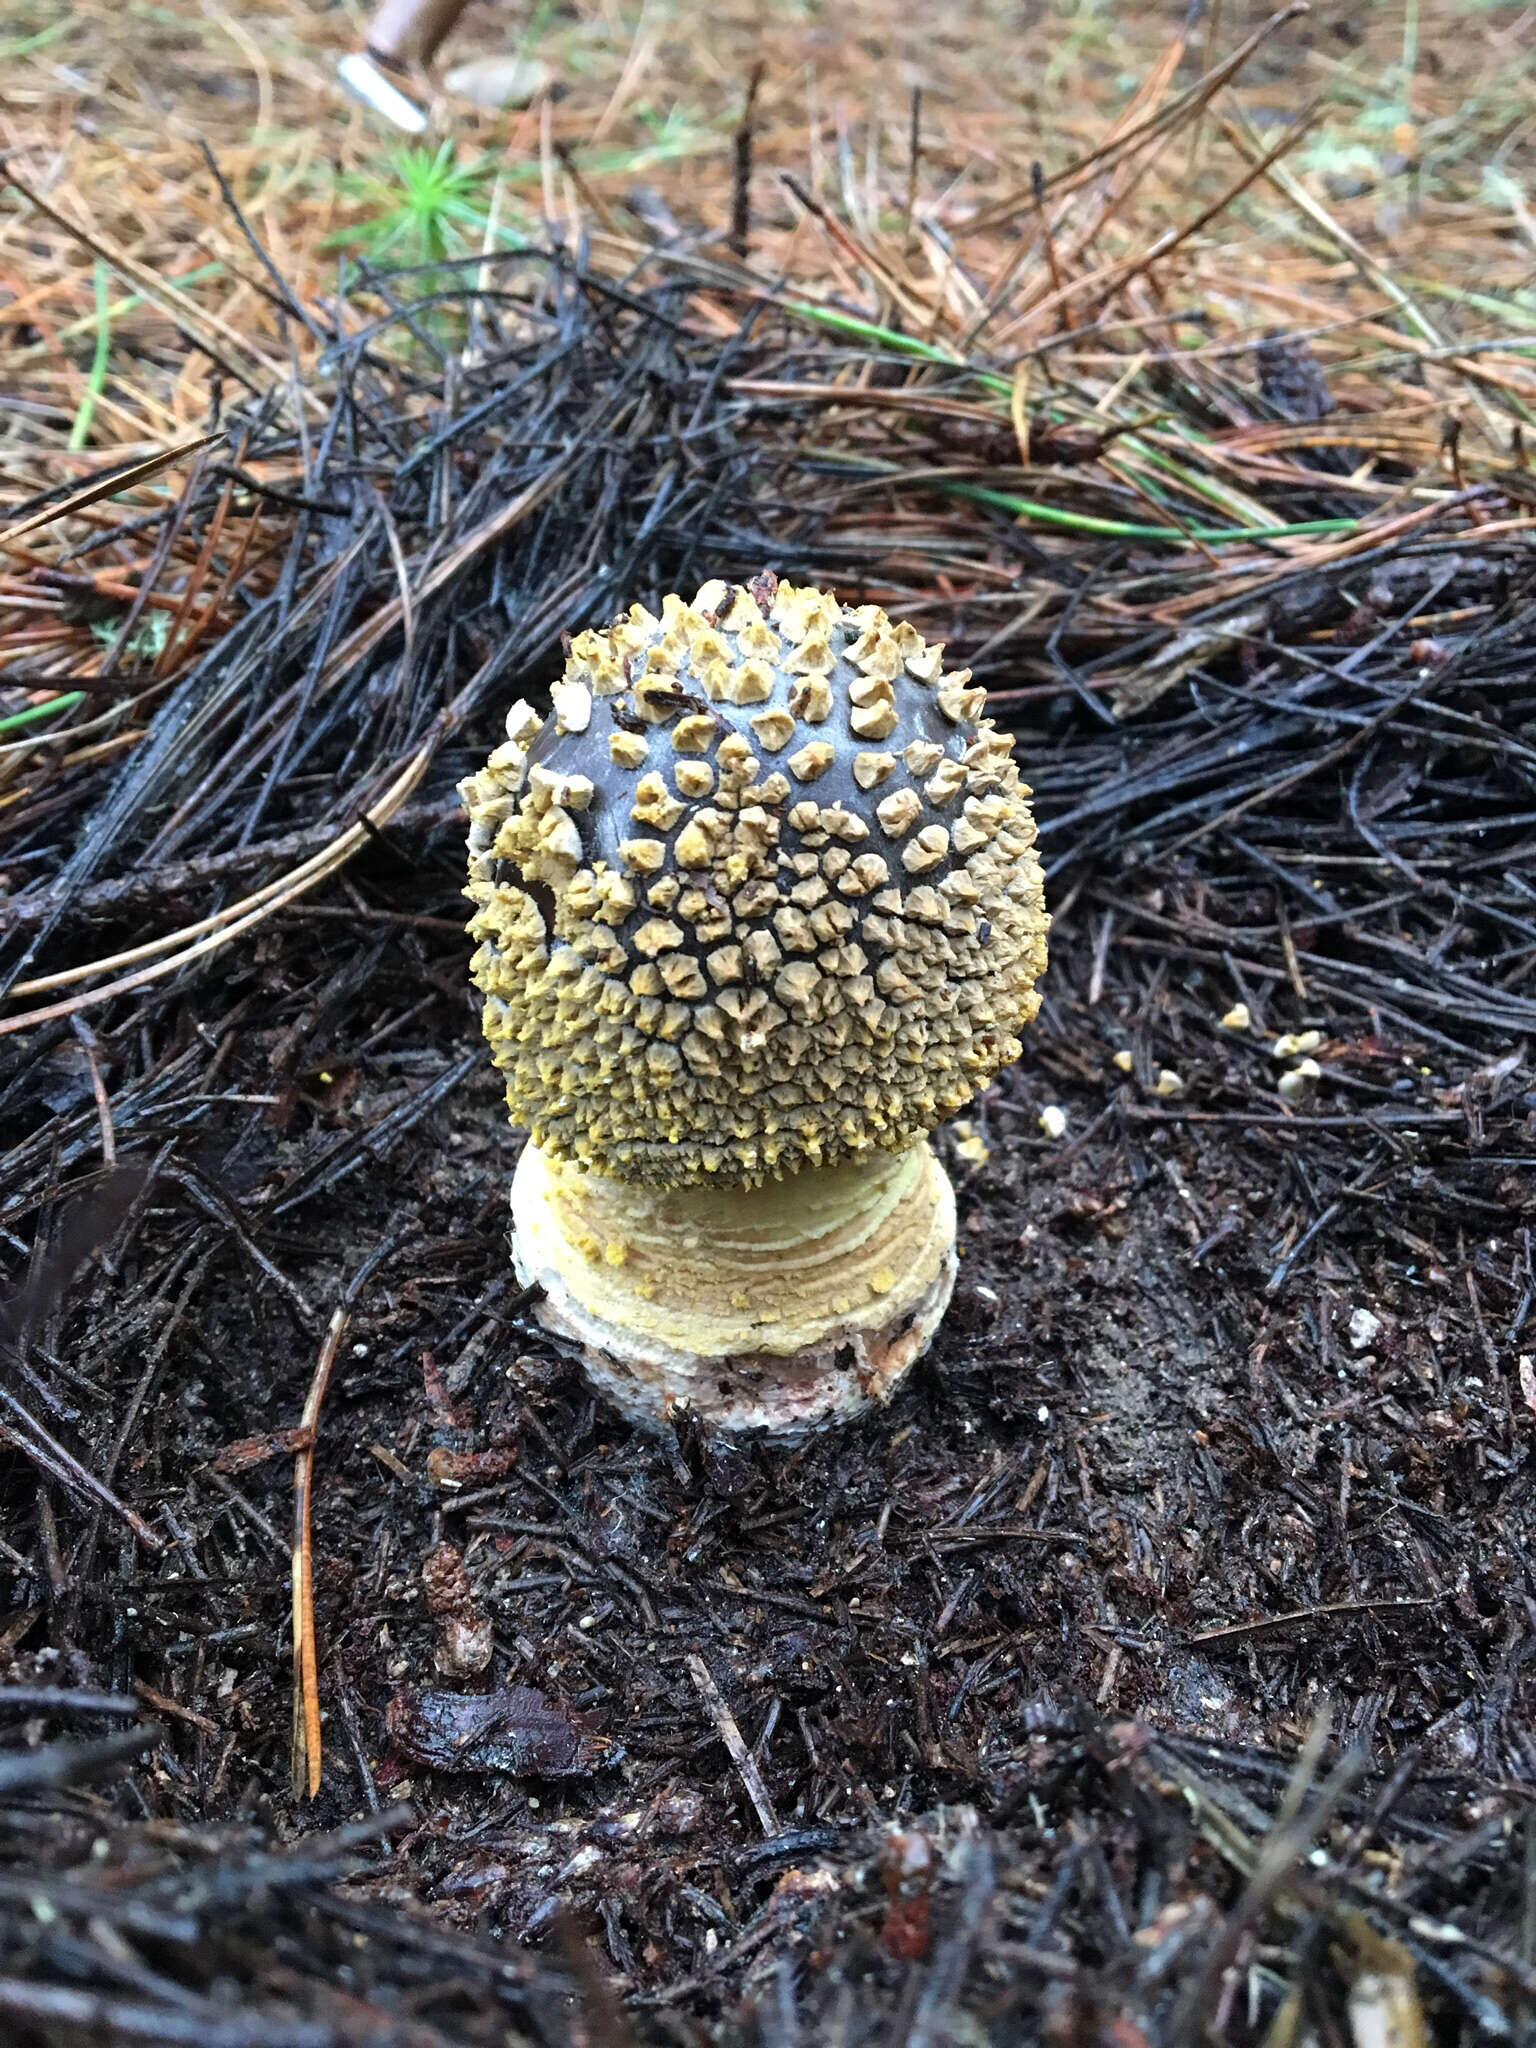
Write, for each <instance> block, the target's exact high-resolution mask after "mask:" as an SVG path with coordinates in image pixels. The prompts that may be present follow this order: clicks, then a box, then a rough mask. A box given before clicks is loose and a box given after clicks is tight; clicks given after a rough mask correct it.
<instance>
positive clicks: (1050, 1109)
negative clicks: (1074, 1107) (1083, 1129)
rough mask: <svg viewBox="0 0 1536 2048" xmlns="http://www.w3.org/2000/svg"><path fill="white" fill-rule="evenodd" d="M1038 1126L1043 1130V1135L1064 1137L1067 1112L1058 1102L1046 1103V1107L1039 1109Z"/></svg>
mask: <svg viewBox="0 0 1536 2048" xmlns="http://www.w3.org/2000/svg"><path fill="white" fill-rule="evenodd" d="M1040 1128H1041V1130H1042V1131H1044V1133H1045V1135H1046V1136H1047V1137H1048V1138H1061V1137H1065V1135H1066V1129H1067V1112H1066V1111H1065V1110H1064V1109H1063V1108H1062V1107H1061V1105H1060V1104H1059V1103H1056V1102H1051V1103H1047V1105H1046V1107H1045V1108H1044V1109H1042V1110H1041V1112H1040Z"/></svg>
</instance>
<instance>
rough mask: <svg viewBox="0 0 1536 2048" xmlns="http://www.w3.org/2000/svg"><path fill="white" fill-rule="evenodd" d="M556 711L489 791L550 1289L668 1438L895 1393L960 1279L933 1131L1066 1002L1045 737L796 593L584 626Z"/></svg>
mask: <svg viewBox="0 0 1536 2048" xmlns="http://www.w3.org/2000/svg"><path fill="white" fill-rule="evenodd" d="M551 696H552V699H553V705H554V709H553V712H552V713H551V715H550V716H549V717H548V718H547V719H544V720H543V721H542V722H541V720H540V718H539V716H538V714H537V713H536V712H535V711H533V710H532V709H531V708H530V707H529V706H528V705H526V704H521V703H520V704H517V705H514V706H513V708H512V711H511V712H510V713H509V715H508V718H507V734H508V737H507V741H506V744H505V745H504V746H500V747H498V748H497V749H496V751H495V752H494V753H493V754H492V755H491V758H490V760H489V762H488V763H487V765H486V766H485V768H484V769H482V770H481V772H480V773H479V774H478V775H475V776H472V777H471V778H470V779H469V780H468V781H467V782H465V783H464V784H463V786H462V791H461V794H462V795H463V798H464V802H465V805H466V807H467V809H468V811H469V817H470V835H469V872H470V883H469V889H468V892H467V893H468V894H469V896H470V897H471V898H472V899H473V901H474V904H475V915H474V918H473V920H472V922H471V924H470V927H469V929H470V934H471V936H472V937H473V938H475V939H476V940H477V941H478V942H479V949H478V951H477V952H476V954H475V957H474V965H473V973H474V978H475V981H476V983H477V984H478V986H479V987H480V989H481V991H482V992H483V994H484V996H485V1008H484V1026H485V1034H486V1037H487V1038H488V1039H489V1040H490V1043H491V1048H492V1054H493V1057H494V1059H495V1063H496V1065H497V1066H498V1067H500V1068H501V1069H502V1071H503V1072H504V1073H505V1075H506V1077H507V1103H508V1107H509V1109H510V1111H511V1115H512V1119H513V1121H514V1122H515V1123H518V1124H522V1125H525V1126H526V1127H527V1129H528V1131H529V1134H530V1142H529V1144H528V1145H527V1146H526V1148H525V1149H524V1152H523V1155H522V1158H521V1160H520V1162H519V1165H518V1168H517V1172H516V1175H515V1178H514V1182H513V1188H512V1215H513V1253H514V1258H515V1261H516V1265H517V1271H518V1275H519V1277H520V1279H521V1280H522V1281H523V1282H524V1283H525V1284H528V1283H537V1285H538V1286H539V1287H540V1288H542V1290H543V1294H542V1299H541V1300H540V1302H539V1304H538V1307H537V1311H536V1312H537V1314H538V1316H539V1318H540V1320H541V1321H542V1322H543V1323H544V1324H545V1326H546V1327H547V1328H549V1329H551V1330H553V1331H556V1332H559V1333H560V1334H562V1335H564V1336H566V1337H568V1338H572V1339H574V1340H575V1341H576V1343H577V1344H579V1345H580V1347H581V1349H582V1352H583V1354H584V1357H585V1359H586V1362H587V1366H588V1369H589V1372H590V1374H591V1377H592V1379H593V1380H594V1382H595V1384H596V1385H597V1386H598V1388H599V1389H600V1390H601V1391H602V1392H604V1393H606V1394H607V1395H608V1396H609V1397H610V1398H611V1399H612V1400H614V1401H615V1402H616V1403H617V1404H618V1406H619V1407H620V1408H622V1409H623V1410H625V1411H626V1412H627V1413H628V1414H630V1415H631V1416H634V1417H636V1418H639V1419H642V1420H647V1421H650V1422H653V1423H654V1422H659V1421H662V1420H664V1419H665V1418H666V1417H667V1416H668V1414H669V1413H670V1412H671V1410H672V1409H673V1408H674V1407H675V1406H677V1405H678V1404H685V1405H686V1406H687V1407H689V1408H691V1409H692V1410H693V1411H695V1413H696V1414H697V1415H698V1416H699V1418H700V1419H701V1420H702V1421H703V1422H705V1423H706V1424H710V1425H713V1426H716V1427H724V1428H750V1427H758V1426H766V1427H769V1428H772V1429H776V1430H780V1431H785V1430H788V1431H795V1430H801V1429H804V1428H806V1427H808V1426H811V1425H813V1424H815V1423H818V1422H821V1421H824V1420H827V1419H830V1418H832V1417H834V1416H841V1415H847V1414H850V1413H852V1412H853V1411H854V1410H856V1409H858V1408H860V1407H861V1406H863V1405H864V1404H865V1403H866V1402H869V1401H878V1400H883V1399H884V1398H885V1397H886V1396H887V1395H888V1394H889V1392H890V1390H891V1388H892V1386H893V1385H894V1383H895V1382H896V1380H897V1379H898V1378H899V1377H900V1376H901V1374H902V1373H903V1372H905V1371H906V1369H907V1367H908V1366H909V1365H910V1364H911V1363H912V1361H913V1360H914V1359H915V1358H917V1357H918V1356H919V1355H920V1354H921V1353H922V1351H923V1350H924V1349H925V1348H926V1347H927V1345H928V1343H929V1341H930V1339H931V1338H932V1336H933V1333H934V1330H935V1329H936V1327H937V1325H938V1322H939V1319H940V1317H941V1316H942V1315H943V1313H944V1310H945V1307H946V1306H947V1304H948V1301H949V1297H950V1293H951V1290H952V1288H953V1286H954V1277H955V1206H954V1197H953V1194H952V1192H951V1189H950V1185H949V1181H948V1179H947V1177H946V1175H945V1173H944V1170H943V1168H942V1167H941V1166H940V1164H939V1162H938V1160H937V1158H936V1157H935V1156H934V1153H933V1150H932V1148H931V1146H930V1145H929V1143H928V1133H929V1132H930V1131H931V1130H932V1129H933V1128H934V1126H935V1125H936V1124H938V1123H940V1122H942V1121H943V1119H944V1118H945V1117H947V1116H949V1115H951V1114H952V1113H953V1112H954V1111H955V1110H957V1109H959V1108H960V1107H961V1105H962V1104H963V1103H965V1102H967V1101H968V1100H969V1099H970V1097H971V1096H972V1095H973V1094H974V1093H975V1091H976V1090H977V1089H978V1088H979V1087H981V1086H983V1085H984V1084H985V1083H986V1082H987V1081H989V1080H990V1079H991V1078H992V1076H993V1075H994V1074H996V1073H997V1071H998V1070H999V1068H1001V1067H1003V1066H1005V1065H1006V1064H1007V1063H1008V1062H1009V1061H1010V1060H1013V1059H1015V1058H1016V1057H1017V1056H1018V1053H1019V1050H1020V1046H1019V1040H1018V1032H1019V1030H1020V1028H1021V1027H1022V1026H1023V1025H1025V1024H1026V1023H1028V1022H1029V1020H1030V1019H1031V1018H1032V1017H1033V1016H1034V1014H1035V1011H1036V1010H1037V1008H1038V1007H1039V997H1038V995H1037V994H1036V991H1035V982H1036V980H1037V978H1038V976H1039V975H1040V973H1041V972H1042V970H1043V969H1044V966H1045V935H1046V929H1047V925H1048V922H1049V920H1048V919H1047V917H1046V914H1045V906H1044V900H1043V895H1042V889H1041V876H1040V864H1039V861H1038V860H1037V858H1036V855H1035V850H1034V838H1035V830H1034V821H1033V818H1032V817H1031V814H1030V810H1029V805H1028V797H1029V791H1028V789H1026V788H1025V787H1024V785H1023V784H1022V783H1021V782H1020V780H1019V773H1018V769H1017V768H1016V766H1015V765H1014V762H1013V760H1012V758H1011V748H1012V740H1011V738H1010V736H1008V735H1007V734H1004V733H1000V732H998V731H997V730H996V729H995V728H994V726H993V725H992V724H991V722H990V721H989V720H988V719H986V718H985V717H983V716H982V707H983V701H984V699H983V693H982V692H981V691H980V690H979V689H974V688H972V687H971V682H970V675H969V672H968V671H967V670H964V669H961V670H958V671H954V672H951V673H946V672H945V669H944V664H943V648H942V647H941V646H938V645H932V644H929V643H927V642H925V641H924V640H923V639H922V637H921V636H920V635H919V634H918V633H917V632H915V631H914V630H913V628H912V627H911V626H910V625H905V624H899V623H896V622H893V621H892V620H890V619H889V618H887V617H886V615H885V613H884V612H883V611H881V610H879V609H878V607H876V606H874V605H861V606H856V607H850V606H846V605H843V604H841V603H840V602H839V601H838V599H837V598H836V597H834V596H833V595H831V594H830V593H829V592H827V591H822V590H813V589H809V588H804V587H797V586H795V585H792V584H789V583H782V582H778V581H777V580H776V579H775V578H774V577H773V576H771V575H764V576H761V577H759V578H757V579H756V580H755V581H754V582H753V583H751V584H750V585H742V584H735V585H731V584H726V583H722V582H712V583H706V584H705V585H704V587H703V589H702V590H700V591H699V593H698V595H697V596H696V597H695V598H694V600H693V602H692V604H687V603H685V602H684V601H683V599H682V598H680V597H667V598H665V599H663V601H662V606H661V616H660V617H659V618H658V617H655V616H653V615H652V614H651V613H650V612H648V611H646V610H645V609H644V608H643V607H641V606H640V605H635V606H633V607H632V608H631V609H630V611H629V612H628V614H627V615H626V616H625V617H623V618H621V619H620V620H619V621H618V622H617V623H616V624H615V625H612V626H609V627H607V628H605V629H603V630H600V631H591V632H585V633H582V634H581V635H580V636H579V637H578V638H577V639H576V640H575V641H574V642H573V643H572V646H571V651H570V658H569V660H568V661H567V663H566V668H565V674H564V676H563V678H562V679H561V680H560V681H559V682H557V683H556V684H555V685H554V687H553V690H552V692H551Z"/></svg>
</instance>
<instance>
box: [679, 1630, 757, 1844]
mask: <svg viewBox="0 0 1536 2048" xmlns="http://www.w3.org/2000/svg"><path fill="white" fill-rule="evenodd" d="M687 1664H688V1675H689V1677H690V1678H691V1679H692V1680H693V1682H694V1684H695V1685H696V1686H697V1687H698V1689H699V1697H700V1698H701V1699H702V1700H703V1702H704V1706H705V1709H706V1711H707V1712H708V1714H709V1718H710V1719H711V1721H713V1722H714V1724H715V1730H716V1733H717V1734H718V1735H719V1737H720V1740H721V1741H722V1742H723V1743H724V1744H725V1747H726V1751H727V1753H728V1755H729V1756H730V1759H731V1762H732V1763H733V1764H734V1765H735V1766H736V1769H737V1772H738V1774H739V1776H740V1778H741V1782H742V1784H743V1785H745V1787H746V1788H747V1797H748V1798H749V1799H750V1800H751V1801H752V1805H753V1807H754V1808H755V1810H756V1813H757V1817H758V1820H759V1821H760V1822H761V1824H762V1830H763V1833H764V1834H765V1835H767V1836H772V1835H776V1834H777V1833H778V1832H779V1817H778V1815H777V1814H776V1813H775V1812H774V1810H773V1801H772V1800H771V1799H770V1798H769V1796H768V1787H767V1786H766V1785H765V1784H764V1783H763V1774H762V1772H761V1771H760V1770H759V1769H758V1767H757V1759H756V1757H754V1756H753V1754H752V1752H751V1750H750V1749H748V1747H747V1745H746V1743H745V1742H744V1741H743V1740H742V1734H741V1730H740V1728H738V1727H737V1725H736V1717H735V1715H734V1714H733V1713H732V1712H731V1710H730V1708H729V1707H728V1706H727V1705H726V1703H725V1700H724V1698H723V1697H722V1695H721V1692H720V1688H719V1686H718V1685H716V1683H715V1681H714V1678H713V1677H712V1675H711V1673H710V1669H709V1666H708V1665H707V1664H706V1663H705V1662H704V1659H703V1658H702V1657H701V1656H700V1655H699V1654H698V1653H697V1651H693V1650H690V1651H689V1653H688V1657H687Z"/></svg>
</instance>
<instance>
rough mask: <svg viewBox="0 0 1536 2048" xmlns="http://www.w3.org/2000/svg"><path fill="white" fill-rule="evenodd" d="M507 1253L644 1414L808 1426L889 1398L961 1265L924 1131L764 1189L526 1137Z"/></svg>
mask: <svg viewBox="0 0 1536 2048" xmlns="http://www.w3.org/2000/svg"><path fill="white" fill-rule="evenodd" d="M512 1220H513V1245H512V1249H513V1258H514V1260H515V1263H516V1267H517V1274H518V1278H519V1279H520V1280H521V1281H522V1282H523V1283H524V1285H533V1284H537V1285H538V1286H539V1287H541V1288H542V1289H543V1290H544V1295H543V1300H542V1301H541V1302H540V1303H539V1305H538V1307H537V1309H536V1310H535V1313H536V1314H537V1316H538V1318H539V1320H540V1321H541V1322H542V1323H543V1324H544V1326H545V1327H546V1328H547V1329H549V1330H552V1331H554V1332H556V1333H557V1334H558V1335H561V1336H564V1337H567V1338H570V1339H573V1340H574V1341H575V1342H576V1343H577V1344H579V1345H580V1346H581V1349H582V1353H583V1356H584V1359H585V1362H586V1366H587V1370H588V1373H589V1375H590V1377H591V1378H592V1379H593V1381H594V1382H595V1383H596V1385H597V1386H598V1388H599V1389H600V1391H602V1392H603V1393H604V1394H606V1395H607V1396H608V1398H609V1399H610V1400H612V1401H613V1402H614V1403H615V1404H616V1405H617V1406H618V1407H619V1408H621V1409H622V1410H623V1411H624V1412H625V1413H626V1414H627V1415H629V1416H630V1417H632V1418H633V1419H634V1420H636V1421H642V1422H648V1423H651V1424H652V1425H654V1424H656V1423H658V1422H664V1421H666V1420H667V1419H668V1417H669V1416H670V1414H671V1413H672V1411H673V1410H674V1409H676V1408H680V1407H686V1408H689V1409H691V1410H692V1411H693V1412H694V1413H695V1414H697V1415H698V1416H699V1418H700V1419H701V1420H702V1421H704V1422H706V1423H708V1424H710V1425H712V1426H713V1427H716V1428H721V1429H753V1428H769V1429H773V1430H775V1431H778V1432H780V1433H782V1432H784V1431H786V1430H787V1431H791V1432H793V1431H796V1430H805V1429H809V1428H812V1427H814V1426H816V1425H817V1424H819V1423H822V1422H827V1421H831V1420H833V1419H834V1418H840V1417H844V1416H848V1415H851V1414H853V1413H855V1412H856V1411H857V1410H859V1409H861V1408H864V1407H866V1406H868V1405H869V1404H871V1403H873V1402H879V1401H884V1400H885V1399H886V1398H887V1397H888V1396H889V1394H890V1392H891V1390H892V1388H893V1387H894V1386H895V1385H896V1383H897V1381H898V1380H899V1379H900V1378H901V1377H902V1375H903V1374H904V1373H905V1372H906V1370H907V1368H908V1367H909V1366H910V1365H911V1364H912V1362H913V1360H914V1359H916V1358H918V1357H920V1356H921V1355H922V1353H923V1352H924V1351H925V1350H926V1349H927V1347H928V1344H929V1341H930V1340H931V1338H932V1336H933V1333H934V1331H935V1329H936V1328H937V1327H938V1324H939V1320H940V1318H941V1317H942V1316H943V1313H944V1310H945V1308H946V1307H947V1306H948V1303H949V1297H950V1294H951V1291H952V1290H953V1287H954V1281H955V1250H954V1244H955V1200H954V1191H953V1190H952V1188H951V1187H950V1184H949V1178H948V1176H947V1175H946V1173H945V1172H944V1169H943V1167H942V1166H941V1165H940V1164H939V1162H938V1160H937V1159H936V1158H935V1156H934V1153H933V1149H932V1147H931V1146H930V1145H929V1144H928V1142H927V1140H926V1139H920V1140H919V1141H918V1142H917V1143H916V1144H915V1145H912V1146H910V1147H908V1148H907V1149H906V1150H905V1151H900V1152H873V1153H866V1154H862V1155H859V1156H856V1157H854V1158H852V1159H844V1160H841V1161H839V1162H838V1163H837V1164H836V1165H833V1166H825V1167H808V1168H805V1169H804V1170H802V1171H801V1172H799V1173H796V1174H792V1175H790V1176H788V1177H786V1178H785V1179H783V1180H777V1181H769V1182H767V1183H766V1184H765V1185H763V1186H761V1187H756V1188H742V1187H735V1186H730V1185H726V1186H720V1187H716V1186H710V1185H707V1184H705V1185H692V1186H683V1187H678V1188H672V1189H667V1190H664V1191H663V1190H657V1189H655V1188H649V1187H644V1186H641V1185H638V1184H637V1183H635V1182H632V1181H621V1180H616V1179H613V1178H611V1177H610V1176H608V1175H606V1174H600V1173H593V1172H587V1171H583V1170H582V1169H581V1168H579V1167H575V1166H570V1165H566V1164H563V1163H562V1162H560V1161H559V1160H556V1159H554V1158H551V1157H550V1156H549V1154H548V1153H546V1152H544V1151H543V1150H542V1149H541V1148H540V1147H539V1146H537V1145H534V1144H529V1145H528V1146H526V1147H525V1149H524V1151H523V1155H522V1158H521V1159H520V1161H519V1162H518V1167H517V1173H516V1175H515V1177H514V1180H513V1184H512Z"/></svg>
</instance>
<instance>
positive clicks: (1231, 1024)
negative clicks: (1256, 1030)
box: [1221, 1003, 1253, 1031]
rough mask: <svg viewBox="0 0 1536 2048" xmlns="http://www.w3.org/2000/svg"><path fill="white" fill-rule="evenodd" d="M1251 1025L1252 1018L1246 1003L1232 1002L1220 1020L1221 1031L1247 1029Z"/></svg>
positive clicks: (1249, 1028) (1250, 1027)
mask: <svg viewBox="0 0 1536 2048" xmlns="http://www.w3.org/2000/svg"><path fill="white" fill-rule="evenodd" d="M1252 1027H1253V1018H1252V1017H1251V1016H1250V1015H1249V1013H1248V1005H1247V1004H1246V1003H1234V1004H1233V1005H1232V1007H1231V1009H1230V1010H1228V1012H1227V1014H1226V1015H1225V1017H1223V1018H1222V1020H1221V1028H1222V1030H1223V1031H1248V1030H1251V1029H1252Z"/></svg>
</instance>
